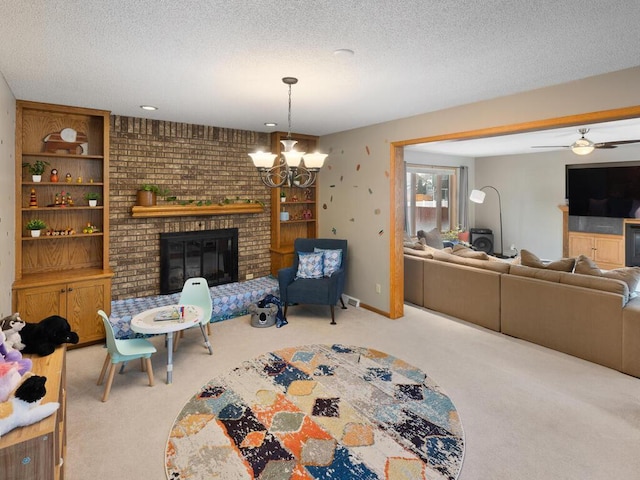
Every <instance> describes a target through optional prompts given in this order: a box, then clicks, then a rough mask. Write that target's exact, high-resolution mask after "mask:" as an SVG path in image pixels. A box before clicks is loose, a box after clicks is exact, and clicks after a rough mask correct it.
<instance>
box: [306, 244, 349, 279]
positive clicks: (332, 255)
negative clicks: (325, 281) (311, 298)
mask: <svg viewBox="0 0 640 480" xmlns="http://www.w3.org/2000/svg"><path fill="white" fill-rule="evenodd" d="M313 251H314V252H316V253H317V252H322V253H324V267H323V271H322V274H323V275H324V276H325V277H330V276H331V275H333V274H334V273H336V272H337V271H338V270H340V266H341V265H342V250H339V249H338V250H329V249H326V248H318V247H316V248H314V249H313Z"/></svg>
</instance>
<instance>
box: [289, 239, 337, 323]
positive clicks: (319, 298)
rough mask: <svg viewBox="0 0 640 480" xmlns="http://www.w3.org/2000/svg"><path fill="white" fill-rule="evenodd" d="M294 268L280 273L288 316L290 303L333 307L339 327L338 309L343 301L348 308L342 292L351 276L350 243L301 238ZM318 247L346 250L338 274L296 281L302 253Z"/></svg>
mask: <svg viewBox="0 0 640 480" xmlns="http://www.w3.org/2000/svg"><path fill="white" fill-rule="evenodd" d="M293 247H294V256H293V266H291V267H288V268H282V269H280V270H279V271H278V283H279V284H280V300H281V301H282V304H283V305H284V316H285V318H286V317H287V307H288V306H289V304H293V303H299V304H307V305H329V307H330V308H331V325H335V324H336V320H335V313H334V306H335V305H336V303H338V300H340V303H341V304H342V308H347V307H346V306H345V304H344V301H343V300H342V292H343V290H344V283H345V279H346V274H347V241H346V240H338V239H332V238H297V239H296V240H295V241H294V243H293ZM315 248H321V249H324V250H342V262H341V265H340V267H339V268H338V270H337V271H335V272H333V273H332V274H331V276H329V277H322V278H296V274H297V272H298V264H299V256H298V252H313V251H314V249H315Z"/></svg>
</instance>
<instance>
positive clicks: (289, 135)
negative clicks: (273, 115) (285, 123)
mask: <svg viewBox="0 0 640 480" xmlns="http://www.w3.org/2000/svg"><path fill="white" fill-rule="evenodd" d="M287 118H288V120H289V131H288V133H287V138H288V139H289V140H291V84H289V116H288V117H287Z"/></svg>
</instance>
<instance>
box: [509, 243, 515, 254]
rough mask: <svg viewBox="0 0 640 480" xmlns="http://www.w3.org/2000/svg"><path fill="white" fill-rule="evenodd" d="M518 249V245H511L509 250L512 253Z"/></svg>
mask: <svg viewBox="0 0 640 480" xmlns="http://www.w3.org/2000/svg"><path fill="white" fill-rule="evenodd" d="M515 249H516V244H515V243H512V244H511V245H509V250H511V251H512V252H513V251H514V250H515Z"/></svg>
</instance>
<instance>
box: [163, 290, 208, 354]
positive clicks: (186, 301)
mask: <svg viewBox="0 0 640 480" xmlns="http://www.w3.org/2000/svg"><path fill="white" fill-rule="evenodd" d="M179 304H180V305H196V306H198V307H200V308H202V321H201V322H200V324H199V326H200V331H201V332H202V337H203V338H204V345H205V346H206V347H207V348H208V349H209V355H213V350H212V349H211V343H210V342H209V335H208V333H210V329H209V323H210V322H211V314H212V313H213V302H212V300H211V292H210V291H209V284H208V283H207V279H206V278H202V277H194V278H189V279H187V281H186V282H184V286H183V287H182V293H181V294H180V301H179ZM205 326H206V328H207V330H206V332H205ZM191 328H194V327H191ZM183 335H184V330H182V331H181V332H180V335H176V336H175V339H174V342H173V350H174V351H176V350H177V348H178V338H179V337H182V336H183Z"/></svg>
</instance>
